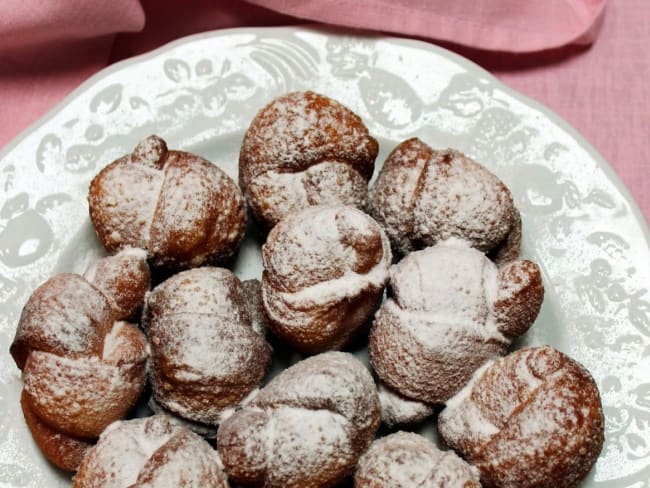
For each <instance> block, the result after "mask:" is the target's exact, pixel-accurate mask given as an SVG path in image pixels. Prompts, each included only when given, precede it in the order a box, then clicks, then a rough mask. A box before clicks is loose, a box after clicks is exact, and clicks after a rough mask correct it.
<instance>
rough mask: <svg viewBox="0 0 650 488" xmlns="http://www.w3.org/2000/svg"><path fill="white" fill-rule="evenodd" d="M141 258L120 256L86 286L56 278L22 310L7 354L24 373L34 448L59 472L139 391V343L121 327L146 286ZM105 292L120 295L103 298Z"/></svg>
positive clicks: (104, 263) (91, 274) (142, 346)
mask: <svg viewBox="0 0 650 488" xmlns="http://www.w3.org/2000/svg"><path fill="white" fill-rule="evenodd" d="M144 258H145V256H144V255H143V254H142V253H140V254H138V253H136V254H135V255H133V253H132V251H124V252H123V253H120V254H118V255H117V256H114V257H110V258H104V259H102V260H101V261H100V262H99V263H97V264H96V265H95V266H94V267H93V268H92V269H90V270H89V271H88V272H87V274H86V277H85V278H84V277H81V276H79V275H73V274H62V275H58V276H55V277H53V278H51V279H50V280H48V281H47V282H45V283H44V284H43V285H41V286H40V287H39V288H37V289H36V290H35V291H34V293H33V294H32V296H31V297H30V299H29V300H28V302H27V304H26V305H25V307H24V309H23V313H22V315H21V319H20V321H19V324H18V330H17V331H16V338H15V340H14V342H13V344H12V346H11V353H12V355H13V357H14V359H15V360H16V364H17V365H18V366H19V368H21V369H22V370H23V380H24V390H23V394H22V400H21V403H22V406H23V409H24V413H25V418H26V420H27V422H28V425H29V426H30V429H31V431H32V433H33V435H34V439H35V441H36V442H37V443H38V444H39V445H40V446H41V447H42V449H43V451H44V453H45V455H46V456H47V457H48V458H49V459H51V460H52V461H53V462H54V463H55V464H57V465H58V466H61V467H64V468H65V469H74V468H75V467H76V463H77V461H78V459H79V456H80V455H81V452H82V451H83V450H84V449H85V448H86V447H87V443H88V442H91V441H90V440H88V439H93V438H96V437H97V436H98V435H99V434H100V433H101V431H102V430H103V429H104V428H105V427H106V426H107V425H108V424H109V423H111V422H113V421H114V420H116V419H118V418H121V417H123V416H124V415H125V414H126V413H127V412H128V411H129V410H130V408H131V407H132V406H133V405H134V404H135V402H136V401H137V399H138V398H139V396H140V394H141V393H142V390H143V389H144V381H145V375H146V358H147V355H148V346H147V343H146V340H145V337H144V335H143V334H142V332H140V331H139V330H138V328H137V327H136V326H134V325H132V324H128V323H126V322H121V321H119V319H120V318H123V316H124V315H127V314H128V315H130V314H132V313H133V310H135V309H137V308H139V307H141V304H142V300H143V296H144V293H145V291H146V287H145V286H144V285H143V284H144V283H148V280H149V271H148V268H147V267H146V263H145V260H144ZM133 259H135V260H136V262H134V261H133ZM138 260H139V262H137V261H138ZM122 271H124V273H122ZM95 283H97V286H96V285H95ZM120 284H121V285H123V286H124V288H123V289H120ZM100 287H101V288H103V290H100ZM111 291H116V292H118V293H117V295H115V296H108V295H106V294H105V293H109V292H111ZM138 293H139V300H138V299H137V297H136V295H137V294H138Z"/></svg>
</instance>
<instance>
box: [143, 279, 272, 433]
mask: <svg viewBox="0 0 650 488" xmlns="http://www.w3.org/2000/svg"><path fill="white" fill-rule="evenodd" d="M143 322H144V326H145V329H146V330H147V334H148V335H149V338H150V341H151V350H152V358H151V368H150V373H151V374H150V381H151V383H152V387H153V395H154V398H155V401H156V402H157V403H158V404H160V405H161V406H162V407H164V408H165V409H168V410H170V411H171V412H173V413H174V414H176V415H178V416H180V417H183V418H185V419H187V420H190V421H194V422H199V423H203V424H211V425H213V426H214V425H216V424H217V423H218V422H219V420H220V418H221V416H222V413H223V411H224V410H226V409H229V408H233V407H235V406H236V405H238V404H239V402H240V401H242V400H243V399H244V398H245V397H246V396H247V395H248V394H249V393H250V392H251V391H252V390H253V389H255V388H256V387H257V386H258V385H259V384H260V382H261V381H262V378H263V376H264V374H265V373H266V370H267V368H268V366H269V364H270V353H271V350H270V346H269V345H268V344H267V342H266V340H265V339H264V336H263V335H262V334H260V333H259V332H256V331H255V330H254V329H253V326H252V322H251V318H250V316H249V311H248V308H247V305H246V295H245V292H244V289H243V288H242V285H241V283H240V281H239V279H238V278H237V277H236V276H235V275H234V274H233V273H232V272H231V271H229V270H227V269H224V268H214V267H202V268H195V269H191V270H187V271H183V272H181V273H178V274H176V275H174V276H172V277H171V278H169V279H168V280H166V281H164V282H163V283H161V284H160V285H159V286H157V287H156V288H155V289H154V290H153V291H152V292H151V293H149V294H148V296H147V300H146V307H145V313H144V319H143Z"/></svg>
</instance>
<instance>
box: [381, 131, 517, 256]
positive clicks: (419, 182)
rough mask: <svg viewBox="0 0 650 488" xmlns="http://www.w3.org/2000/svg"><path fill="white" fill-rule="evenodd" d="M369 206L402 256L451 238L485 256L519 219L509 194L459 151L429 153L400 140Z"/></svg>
mask: <svg viewBox="0 0 650 488" xmlns="http://www.w3.org/2000/svg"><path fill="white" fill-rule="evenodd" d="M424 159H426V163H424V164H423V160H424ZM371 207H372V214H373V216H375V217H376V218H377V220H378V221H379V222H381V223H382V224H383V225H385V226H386V230H387V233H388V234H389V236H390V238H391V242H392V244H393V246H395V248H396V249H397V250H399V251H400V252H402V253H407V252H409V251H412V250H414V249H422V248H423V247H426V246H431V245H434V244H436V243H437V242H439V241H441V240H445V239H449V238H450V237H460V238H463V239H465V240H467V241H469V242H470V243H471V245H472V246H473V247H476V248H477V249H479V250H481V251H483V252H488V251H489V250H491V249H493V248H495V247H496V246H497V245H498V244H500V243H501V242H502V241H503V240H504V239H505V238H506V236H507V235H508V233H509V232H510V231H511V229H513V228H514V227H515V224H516V220H517V215H516V210H515V208H514V204H513V201H512V197H511V195H510V192H509V190H508V189H507V188H506V187H505V185H504V184H503V183H502V182H501V181H500V180H499V179H498V178H497V177H496V176H494V175H493V174H492V173H490V172H489V171H488V170H487V169H485V168H484V167H482V166H481V165H479V164H478V163H476V162H474V161H472V160H471V159H469V158H468V157H467V156H465V155H463V154H462V153H460V152H458V151H455V150H452V149H446V150H440V151H439V150H433V149H431V148H430V147H428V146H427V145H426V144H424V143H423V142H422V141H420V140H418V139H409V140H407V141H404V142H402V143H401V144H400V145H399V146H397V148H395V150H393V152H392V153H391V154H390V155H389V157H388V158H387V160H386V162H385V163H384V166H383V167H382V170H381V172H380V174H379V176H378V179H377V182H376V184H375V186H374V187H373V190H372V192H371Z"/></svg>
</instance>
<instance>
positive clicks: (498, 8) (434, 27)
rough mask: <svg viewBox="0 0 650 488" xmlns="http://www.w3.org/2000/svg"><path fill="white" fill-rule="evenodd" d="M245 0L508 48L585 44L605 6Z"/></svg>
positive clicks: (501, 0) (592, 2)
mask: <svg viewBox="0 0 650 488" xmlns="http://www.w3.org/2000/svg"><path fill="white" fill-rule="evenodd" d="M249 1H250V2H251V3H256V4H257V5H261V6H264V7H267V8H271V9H273V10H277V11H278V12H282V13H285V14H289V15H293V16H295V17H300V18H303V19H310V20H316V21H319V22H327V23H330V24H336V25H344V26H347V27H366V28H371V29H376V30H383V31H388V32H396V33H401V34H408V35H410V36H418V37H425V38H433V39H438V40H445V41H451V42H454V43H457V44H464V45H467V46H473V47H477V48H481V49H490V50H495V51H509V52H527V51H539V50H542V49H549V48H554V47H558V46H564V45H566V44H569V43H576V42H577V43H590V42H592V41H593V40H594V36H595V33H596V30H597V29H596V26H597V20H598V19H599V18H600V16H601V15H602V13H603V10H604V7H605V0H544V1H541V2H540V1H522V0H455V1H453V2H450V1H449V0H358V1H348V0H329V1H318V0H314V1H304V0H249Z"/></svg>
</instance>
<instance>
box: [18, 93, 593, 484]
mask: <svg viewBox="0 0 650 488" xmlns="http://www.w3.org/2000/svg"><path fill="white" fill-rule="evenodd" d="M378 149H379V147H378V143H377V141H376V140H375V139H374V138H373V137H372V136H371V135H370V134H369V133H368V130H367V128H366V127H365V125H364V124H363V122H362V120H361V119H360V118H359V117H358V116H357V115H355V114H354V113H353V112H352V111H350V110H349V109H347V108H346V107H344V106H343V105H341V104H340V103H338V102H337V101H335V100H333V99H331V98H328V97H326V96H323V95H319V94H316V93H313V92H295V93H289V94H286V95H283V96H280V97H278V98H276V99H274V100H273V101H271V102H270V103H269V104H268V105H267V106H266V107H264V108H263V109H262V110H261V111H259V113H258V114H257V115H256V116H255V118H254V119H253V121H252V123H251V124H250V126H249V128H248V130H247V132H246V133H245V136H244V139H243V142H242V146H241V151H240V155H239V182H235V181H234V180H232V179H231V178H230V177H229V176H228V175H226V173H224V172H223V171H222V170H221V169H219V167H218V162H210V161H207V160H206V159H204V158H202V157H200V156H198V155H195V154H190V153H188V152H183V151H176V150H170V149H168V147H167V144H166V142H165V141H163V140H162V139H161V138H159V137H157V136H155V135H152V136H150V137H148V138H146V139H145V140H143V141H141V142H140V143H139V144H138V145H137V146H136V147H135V149H134V150H133V152H132V153H130V154H127V155H125V156H124V157H122V158H120V159H118V160H116V161H114V162H112V163H110V164H108V165H107V166H105V167H104V168H103V169H102V170H101V171H100V172H99V173H98V174H97V175H96V176H95V177H94V179H93V180H92V182H91V184H90V187H89V193H88V204H89V214H90V219H91V221H92V224H93V226H94V229H95V231H96V234H97V236H98V238H99V240H100V241H101V243H102V244H103V246H104V247H105V249H106V251H107V256H106V257H103V258H101V259H99V260H98V261H97V262H95V263H93V264H92V265H91V266H90V268H89V269H88V270H87V271H86V272H85V273H84V274H83V275H79V274H71V273H69V274H61V275H58V276H54V277H52V278H50V279H49V280H48V281H46V282H45V283H43V284H42V285H40V286H39V287H38V288H37V289H36V290H35V291H34V292H33V294H32V295H31V297H30V298H29V300H28V302H27V304H26V305H25V307H24V309H23V312H22V315H21V317H20V320H19V323H18V326H17V331H16V336H15V339H14V341H13V343H12V345H11V349H10V351H11V354H12V356H13V358H14V359H15V362H16V365H17V366H18V368H19V369H20V370H21V371H22V374H23V381H24V388H23V392H22V397H21V406H22V410H23V412H24V417H25V421H26V423H27V426H28V427H29V429H30V431H31V433H32V436H33V439H34V441H35V443H36V444H37V445H38V446H39V447H40V449H41V451H42V453H43V455H44V456H45V457H46V458H47V459H49V460H50V461H51V462H52V463H54V464H55V465H56V466H58V467H60V468H62V469H64V470H68V471H70V472H74V473H75V474H74V477H73V484H74V486H75V487H78V488H81V487H115V488H127V487H131V488H134V487H181V486H182V487H227V486H251V487H301V488H305V487H307V488H310V487H330V486H351V485H352V484H353V485H354V486H355V487H357V488H366V487H405V488H406V487H479V486H485V487H519V488H521V487H554V488H557V487H573V486H578V485H579V484H580V482H581V480H583V479H584V477H585V476H586V475H587V474H588V472H589V471H590V469H591V468H592V466H593V464H594V463H595V461H596V459H597V457H598V455H599V453H600V451H601V448H602V445H603V435H604V434H603V431H604V419H603V411H602V405H601V401H600V396H599V392H598V389H597V387H596V384H595V382H594V380H593V378H592V377H591V375H590V374H589V372H588V371H587V370H586V369H585V368H584V367H583V366H581V365H580V364H578V363H577V362H576V361H575V360H573V359H571V358H570V357H568V356H567V355H565V354H563V353H562V352H560V351H558V350H556V349H554V348H553V347H550V346H543V347H535V348H523V349H518V350H515V351H514V352H510V351H511V345H512V344H513V341H514V340H515V339H516V338H517V337H519V336H521V335H522V334H524V333H525V332H526V331H527V330H528V329H529V327H531V325H532V324H533V322H534V321H535V319H536V317H537V315H538V312H539V310H540V307H541V304H542V301H543V295H544V288H543V284H542V273H541V271H540V267H539V266H538V265H537V264H536V263H534V262H532V261H529V260H523V259H520V258H519V250H520V244H521V235H522V234H521V219H520V215H519V213H518V211H517V209H516V207H515V204H514V202H513V198H512V195H511V194H510V191H509V190H508V188H506V186H505V185H504V184H503V183H502V182H501V181H500V180H499V179H498V178H497V177H496V176H495V175H494V174H492V173H491V172H490V171H488V170H487V169H486V168H484V167H483V166H481V165H480V164H479V163H477V162H475V161H473V160H472V159H470V158H469V157H467V156H466V155H464V154H462V153H460V152H458V151H456V150H453V149H445V150H438V149H433V148H431V147H429V146H428V145H427V144H425V143H424V142H422V141H421V140H419V139H415V138H414V139H408V140H405V141H403V142H402V143H400V144H399V145H397V147H395V148H394V149H393V151H392V152H391V153H390V155H389V156H388V157H387V159H386V161H385V162H384V163H383V166H382V167H381V170H380V171H379V172H378V175H377V177H376V180H375V182H374V183H373V184H372V187H371V188H369V182H370V180H371V178H372V176H373V173H374V170H375V160H376V158H377V155H378ZM247 218H248V219H253V222H254V223H255V226H256V227H257V228H261V229H263V232H264V236H265V242H264V244H263V246H262V259H263V268H264V270H263V274H262V276H260V277H259V278H260V279H259V280H247V281H243V282H242V281H241V280H240V279H239V278H238V277H237V276H236V275H235V274H234V273H233V272H232V271H231V270H230V269H229V266H230V265H231V264H232V263H233V259H234V257H235V256H236V254H237V251H238V247H239V244H240V242H241V240H242V238H243V236H244V232H245V229H246V221H247ZM271 343H272V344H274V346H273V347H272V346H271ZM359 344H362V346H363V348H364V350H367V353H368V354H367V355H368V357H369V364H365V363H364V362H362V361H361V360H360V359H358V358H357V355H355V354H352V353H351V352H349V351H350V350H351V349H350V348H351V347H353V346H352V345H356V346H354V347H358V345H359ZM274 348H275V349H276V350H277V349H278V348H282V349H286V350H288V351H292V352H294V353H295V354H297V355H298V357H299V358H300V360H298V361H297V362H295V363H293V364H291V365H290V366H288V367H287V368H286V369H284V370H283V371H281V372H280V373H279V374H277V375H276V376H274V377H273V378H272V379H270V380H269V379H268V378H267V376H268V372H269V368H270V365H271V361H272V358H273V355H274V354H275V352H274ZM345 351H348V352H345ZM143 402H146V404H147V405H148V408H149V411H150V412H151V415H149V416H145V417H142V416H135V415H134V414H133V411H134V410H133V409H134V407H135V406H136V405H137V404H142V403H143ZM427 419H428V420H430V421H435V422H436V425H437V429H438V433H439V436H440V438H441V441H442V442H441V444H442V445H443V447H442V448H440V447H438V446H437V445H436V444H434V443H433V442H432V441H430V440H428V439H427V438H425V437H423V436H421V435H419V434H417V433H414V432H413V430H414V428H413V427H414V426H417V425H419V424H420V423H421V422H423V421H425V420H427ZM380 424H383V426H382V427H381V429H380Z"/></svg>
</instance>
